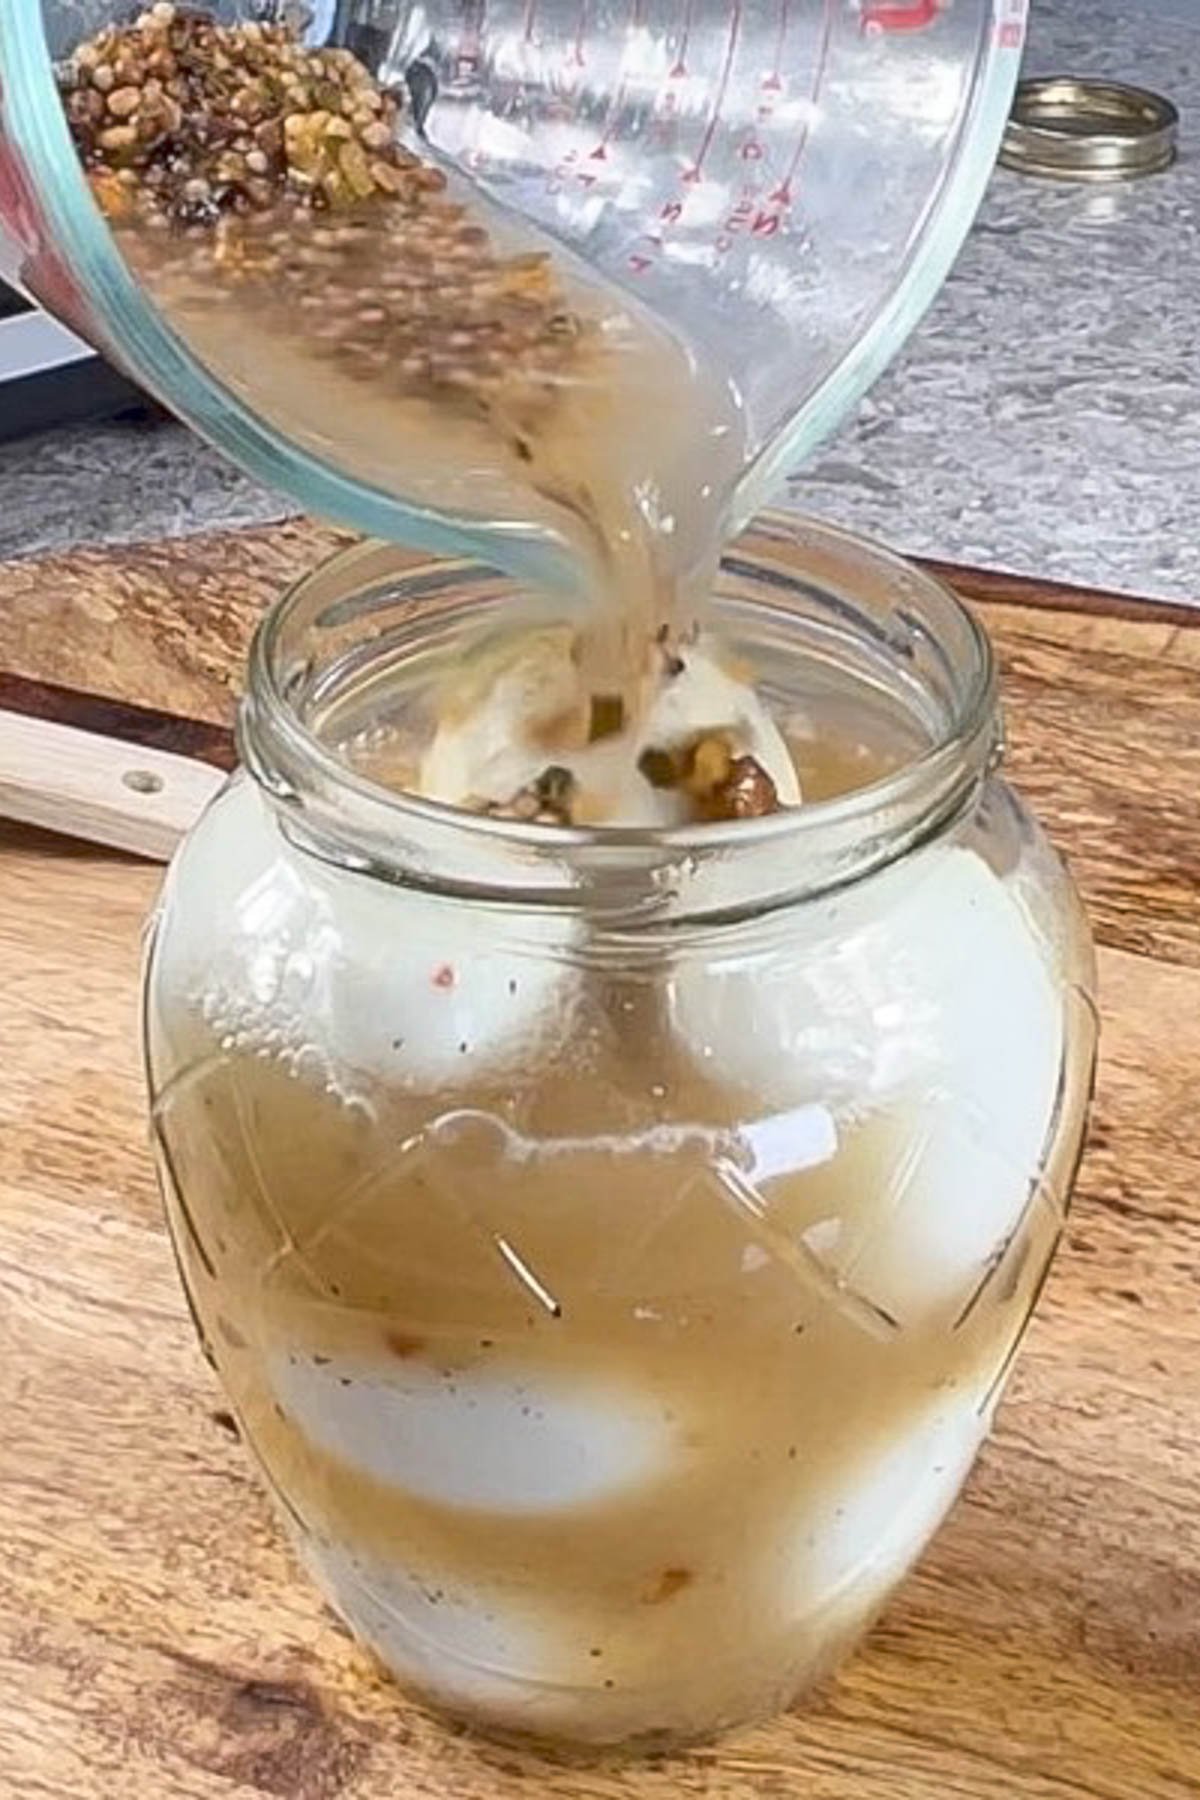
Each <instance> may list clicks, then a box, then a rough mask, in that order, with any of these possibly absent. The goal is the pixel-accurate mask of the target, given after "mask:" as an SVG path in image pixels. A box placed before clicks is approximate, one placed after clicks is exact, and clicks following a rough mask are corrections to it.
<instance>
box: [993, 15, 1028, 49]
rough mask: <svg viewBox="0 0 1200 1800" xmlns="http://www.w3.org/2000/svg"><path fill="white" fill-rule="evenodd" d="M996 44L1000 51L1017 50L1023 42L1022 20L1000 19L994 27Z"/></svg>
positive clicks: (1023, 23) (1023, 22) (1023, 24)
mask: <svg viewBox="0 0 1200 1800" xmlns="http://www.w3.org/2000/svg"><path fill="white" fill-rule="evenodd" d="M996 42H997V44H999V46H1000V48H1001V50H1019V49H1020V48H1021V45H1022V44H1023V43H1024V42H1025V21H1024V19H1001V21H1000V23H999V24H998V25H997V27H996Z"/></svg>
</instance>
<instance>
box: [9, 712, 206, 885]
mask: <svg viewBox="0 0 1200 1800" xmlns="http://www.w3.org/2000/svg"><path fill="white" fill-rule="evenodd" d="M225 779H226V777H225V776H224V774H223V773H222V772H221V770H220V769H214V768H210V766H209V765H208V764H207V763H201V762H194V761H193V760H192V759H191V758H190V757H187V756H176V755H174V754H172V753H171V752H170V751H167V750H143V749H141V748H140V747H139V746H138V745H137V744H126V743H124V742H122V741H121V739H119V738H110V737H101V736H100V735H99V734H98V733H96V732H91V731H80V730H78V729H77V728H76V727H75V726H74V725H61V724H59V723H58V722H57V720H50V719H30V718H26V717H25V716H24V715H23V714H21V713H11V712H2V711H0V818H6V819H15V820H17V821H19V822H20V823H21V824H23V825H38V826H40V827H42V829H43V830H46V831H57V832H61V833H62V835H63V836H64V837H73V838H83V839H85V840H86V841H87V842H88V843H92V844H103V845H105V846H106V847H107V848H109V849H113V850H127V851H131V852H132V853H133V854H134V855H135V856H144V857H146V858H147V859H148V860H150V861H151V862H167V861H168V860H169V859H170V857H171V855H172V853H173V851H174V849H175V846H176V845H177V844H178V842H179V840H180V838H182V837H183V836H184V834H185V833H186V832H187V831H189V830H190V829H191V827H192V826H193V825H194V824H195V822H196V820H197V819H198V818H199V816H200V814H201V812H202V811H203V809H204V807H205V806H206V805H207V804H208V802H209V801H210V800H211V799H212V797H213V795H214V794H215V793H216V792H217V791H218V789H219V788H220V787H221V785H222V783H223V782H224V781H225Z"/></svg>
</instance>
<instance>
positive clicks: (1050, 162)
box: [1000, 75, 1179, 181]
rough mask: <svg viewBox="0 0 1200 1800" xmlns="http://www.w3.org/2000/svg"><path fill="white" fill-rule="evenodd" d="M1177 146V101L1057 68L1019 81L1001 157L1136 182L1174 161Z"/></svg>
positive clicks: (1026, 170)
mask: <svg viewBox="0 0 1200 1800" xmlns="http://www.w3.org/2000/svg"><path fill="white" fill-rule="evenodd" d="M1178 146H1179V113H1178V110H1177V109H1176V107H1175V106H1174V105H1173V104H1172V102H1171V101H1170V100H1165V99H1163V98H1162V96H1161V95H1159V94H1153V93H1151V92H1150V90H1149V89H1148V88H1140V87H1132V86H1130V85H1129V84H1128V83H1127V82H1123V81H1099V80H1093V79H1091V78H1083V77H1076V76H1073V75H1054V76H1050V77H1047V78H1044V79H1041V80H1037V81H1023V82H1022V83H1021V84H1020V86H1019V87H1018V89H1017V97H1016V100H1015V101H1014V103H1013V110H1012V115H1011V117H1010V119H1009V123H1008V127H1007V129H1006V131H1005V133H1004V142H1003V144H1002V146H1001V150H1000V161H1001V162H1002V163H1003V164H1004V165H1005V166H1006V167H1007V168H1010V169H1019V170H1020V171H1021V172H1022V173H1023V174H1026V175H1043V176H1056V177H1057V178H1058V179H1059V180H1061V181H1131V180H1133V179H1135V178H1136V177H1137V176H1140V175H1154V174H1157V173H1158V172H1159V171H1160V170H1162V169H1166V168H1169V167H1170V165H1171V164H1172V163H1173V162H1174V161H1175V157H1176V155H1177V154H1178Z"/></svg>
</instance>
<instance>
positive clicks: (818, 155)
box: [0, 0, 1026, 575]
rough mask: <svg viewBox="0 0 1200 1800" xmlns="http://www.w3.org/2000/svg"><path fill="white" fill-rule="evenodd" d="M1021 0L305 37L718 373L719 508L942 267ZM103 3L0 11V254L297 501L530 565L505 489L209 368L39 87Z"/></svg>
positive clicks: (534, 528) (348, 13)
mask: <svg viewBox="0 0 1200 1800" xmlns="http://www.w3.org/2000/svg"><path fill="white" fill-rule="evenodd" d="M205 10H206V11H209V12H211V13H212V14H213V15H214V16H217V17H219V18H221V19H223V20H230V19H237V18H252V17H260V16H262V15H263V14H264V13H274V12H278V11H283V10H286V9H281V8H271V7H264V6H261V5H259V6H255V5H252V4H250V3H249V0H242V3H231V0H224V3H222V4H217V5H215V6H210V7H207V8H206V9H205ZM1025 11H1026V0H954V4H947V3H946V0H769V3H764V0H758V3H755V0H704V3H702V0H428V3H427V4H424V5H420V6H418V5H415V4H410V3H408V0H336V3H335V0H320V3H319V4H317V5H316V6H315V8H314V9H313V10H312V13H311V17H310V19H309V23H308V27H307V31H308V41H309V43H310V44H313V45H320V44H333V43H337V44H342V45H345V46H347V47H348V48H350V49H352V50H353V51H354V52H355V53H356V54H357V55H358V56H360V57H361V58H362V60H363V61H364V62H366V63H367V64H368V66H369V67H371V68H372V69H373V71H374V72H376V73H378V74H379V75H380V77H381V78H382V79H383V80H384V81H385V82H393V83H396V84H398V85H403V86H404V87H405V88H406V89H407V92H408V95H409V105H408V129H409V132H410V134H415V136H414V140H413V141H416V142H418V143H419V144H420V147H421V149H422V153H423V154H427V155H431V156H433V157H434V158H435V159H436V160H437V161H438V162H439V163H440V164H441V165H442V167H443V168H445V169H446V170H448V172H449V173H450V175H451V178H452V179H453V180H459V179H461V180H462V181H463V182H465V183H467V184H469V186H470V188H471V190H472V191H473V193H474V194H475V195H476V196H478V197H479V198H480V200H481V202H483V203H486V204H487V205H489V206H491V207H493V208H494V209H498V210H497V212H496V216H497V217H498V218H499V219H501V220H502V221H518V222H519V225H520V229H521V230H522V231H528V230H532V231H534V232H535V233H536V234H538V237H539V238H540V240H542V241H548V242H549V244H550V245H551V246H553V247H555V248H556V249H557V250H558V251H560V252H561V253H562V254H563V255H564V256H565V257H567V258H568V260H569V261H570V262H571V264H572V266H574V267H578V269H579V270H580V271H582V272H583V273H584V275H585V276H586V279H588V280H597V279H598V280H599V281H600V282H601V283H602V284H603V285H604V287H605V288H606V290H607V291H609V292H610V293H614V294H616V295H618V296H620V297H621V300H622V303H623V304H626V303H627V304H628V306H630V307H631V308H634V309H635V310H636V311H637V313H638V316H639V317H643V316H644V317H646V318H648V319H650V320H652V321H654V322H656V324H659V325H662V326H663V327H665V328H666V330H667V331H668V332H669V333H670V334H671V335H672V337H673V338H675V339H678V340H682V342H683V343H684V345H685V346H686V348H687V353H688V355H689V356H691V357H695V358H698V359H699V360H700V361H701V362H702V363H703V364H704V366H706V367H708V368H710V369H712V370H714V371H715V372H716V376H717V379H718V381H719V383H720V385H721V386H722V389H723V391H724V392H725V393H727V394H728V395H731V396H732V397H733V398H732V405H733V407H734V409H735V411H736V413H737V416H738V442H737V445H736V452H735V453H734V454H733V455H732V456H731V457H730V458H729V459H727V461H726V462H725V463H724V464H723V465H722V466H721V467H720V469H719V470H718V472H717V479H718V483H719V485H720V487H721V489H722V490H723V491H722V492H721V493H720V494H719V495H718V496H717V499H718V501H719V502H720V504H721V505H722V508H723V510H724V512H725V514H726V523H727V529H728V530H730V531H732V530H736V529H737V528H738V527H739V526H740V525H741V524H742V523H744V522H745V521H746V520H747V519H748V518H749V517H750V516H751V515H752V514H753V512H754V511H756V510H757V509H758V507H759V506H760V505H761V504H762V502H763V501H764V499H765V498H766V497H767V495H768V494H769V492H770V490H771V489H772V487H773V486H774V485H775V484H776V482H777V481H778V479H779V477H780V476H781V474H782V473H783V472H784V470H785V468H787V467H788V466H790V465H792V464H794V463H795V462H796V461H797V460H798V459H800V458H802V457H803V456H804V455H805V454H806V452H807V451H808V450H809V449H810V448H811V447H812V446H813V445H814V444H815V443H816V442H817V441H819V439H820V438H821V437H822V436H823V435H824V434H825V433H827V432H828V431H829V430H830V429H831V428H832V427H833V426H834V425H836V424H837V422H838V421H839V420H840V418H841V417H842V416H843V415H844V414H845V412H846V411H847V409H848V408H849V407H850V406H851V405H852V404H853V403H854V401H855V400H856V399H857V398H858V396H859V395H860V394H861V393H862V392H863V391H864V390H865V389H866V387H867V386H868V385H869V384H870V382H871V381H872V380H873V379H874V377H875V376H876V375H877V374H878V373H879V372H880V370H881V369H882V368H883V366H884V365H885V364H886V362H887V361H888V360H889V358H890V357H891V356H892V355H893V354H894V352H895V351H896V349H897V348H898V347H899V345H900V344H901V343H902V342H903V341H904V339H905V337H906V336H907V334H908V333H909V331H910V330H911V329H912V327H913V325H914V324H915V322H916V320H917V319H918V317H919V316H920V314H921V312H922V311H923V309H924V308H925V306H926V305H927V303H928V301H929V300H930V299H931V297H932V295H933V294H934V292H935V291H936V289H937V287H938V285H939V284H940V282H941V280H942V278H943V276H944V274H945V272H946V270H947V268H948V266H949V263H950V261H951V259H952V257H953V255H954V254H955V252H956V250H957V248H958V246H959V243H960V241H961V239H962V236H963V234H964V232H965V230H966V228H967V225H968V223H969V220H970V218H971V216H972V214H973V212H974V209H975V206H976V203H977V201H978V199H979V196H980V194H981V191H982V188H983V185H984V183H985V181H986V179H987V175H988V173H989V171H990V168H991V165H992V162H993V159H994V155H995V152H996V149H997V146H998V143H999V139H1000V134H1001V131H1002V129H1003V125H1004V121H1005V118H1006V116H1007V113H1008V108H1009V103H1010V100H1011V94H1012V88H1013V84H1014V81H1015V78H1016V73H1017V66H1018V62H1019V55H1020V49H1021V44H1022V39H1023V31H1024V19H1025ZM125 16H127V8H126V7H124V6H123V5H116V4H108V3H106V0H10V3H9V4H7V5H6V6H5V7H4V9H3V11H2V12H0V273H2V274H3V275H4V276H5V278H6V279H9V280H15V281H16V282H17V283H18V284H19V285H22V286H25V287H26V288H28V289H29V290H30V291H31V292H32V293H33V294H34V295H35V296H36V297H37V298H39V299H40V300H42V301H43V303H44V304H46V305H48V306H49V307H50V308H51V309H52V310H55V311H57V312H58V313H59V314H60V315H61V316H63V317H64V318H65V319H66V320H67V322H69V323H71V324H73V325H74V326H76V328H78V329H79V330H81V331H82V332H83V333H84V335H86V336H87V337H89V338H91V339H92V340H93V341H94V342H96V343H97V344H98V345H100V346H101V347H102V348H103V349H105V350H107V351H108V352H109V354H111V355H112V356H113V357H114V358H115V359H116V360H117V361H119V362H120V363H122V364H123V365H124V366H125V367H126V368H128V369H129V370H130V371H131V372H132V373H133V374H134V375H135V376H136V377H137V378H138V379H140V380H141V381H142V382H143V383H144V385H145V386H147V387H148V388H149V389H151V390H152V391H154V392H155V393H157V394H158V395H159V396H160V397H161V398H162V399H163V400H165V401H166V403H167V404H168V405H170V406H171V407H172V408H173V409H174V410H175V411H176V412H177V413H179V414H180V415H181V416H182V417H184V418H185V419H187V420H188V421H189V422H190V423H192V424H193V425H195V426H196V427H197V428H198V429H199V430H201V431H202V432H203V433H204V434H205V435H206V436H208V437H209V438H210V439H211V440H212V441H214V442H215V443H216V444H217V445H218V446H219V447H220V448H222V449H223V450H225V451H226V452H227V453H228V454H230V455H231V456H232V457H233V458H234V459H235V460H237V461H239V462H241V463H242V464H243V465H244V466H246V467H248V468H249V469H251V470H252V471H253V472H254V473H255V474H257V475H259V476H261V477H262V478H264V479H266V480H268V481H271V482H273V483H274V484H275V485H277V486H279V487H282V488H283V489H285V490H286V491H288V492H289V493H290V494H292V495H293V496H294V497H295V498H296V499H297V500H298V501H299V502H300V503H301V504H302V505H304V506H305V507H307V508H309V509H311V510H314V511H317V512H320V513H323V514H326V515H329V516H333V517H336V518H338V519H341V520H343V521H345V522H346V523H348V524H350V525H352V526H355V527H357V528H359V529H362V530H366V531H370V532H373V533H376V534H379V535H383V536H388V537H392V538H399V539H404V540H406V541H409V542H412V543H416V544H419V545H421V546H424V547H426V548H431V549H448V548H452V549H456V550H462V549H469V550H470V551H472V552H473V553H475V554H478V555H482V556H485V557H487V558H488V559H489V560H491V561H492V562H493V563H497V564H499V565H501V566H503V567H506V568H509V569H511V570H513V571H514V572H520V573H524V574H527V575H537V574H538V573H539V572H543V571H544V570H545V569H546V568H547V567H548V566H549V565H551V564H555V563H557V561H558V554H559V549H560V546H559V544H558V543H557V541H556V540H555V538H554V534H553V533H547V532H546V531H545V530H544V529H543V528H542V527H541V526H540V525H539V524H538V523H537V521H535V520H531V519H530V518H529V516H528V515H527V512H526V511H525V510H524V509H523V508H522V506H521V504H520V503H519V501H516V502H510V501H509V500H508V499H507V498H506V497H505V496H504V495H503V494H499V493H497V492H496V491H494V490H491V489H489V490H487V491H486V493H485V494H483V495H482V496H478V495H472V494H471V493H470V492H468V491H466V490H465V489H464V490H462V491H459V490H457V489H455V490H453V491H451V490H449V489H447V487H446V484H445V483H444V482H443V483H441V484H440V485H439V484H438V483H432V484H431V485H430V486H429V487H428V488H426V489H422V488H421V487H420V484H416V483H414V481H413V479H411V478H410V477H408V476H406V475H405V474H404V472H400V473H399V474H395V473H393V472H391V471H390V470H389V469H388V468H387V467H386V466H384V465H383V464H382V463H381V462H380V461H379V459H374V460H372V459H365V458H364V457H362V456H361V455H357V454H355V453H354V451H353V448H352V446H351V444H350V442H349V439H350V436H351V435H352V434H351V433H350V431H349V427H348V425H346V423H345V421H344V418H343V417H342V416H341V415H340V414H339V410H338V409H337V408H333V409H331V408H330V407H329V406H328V405H324V406H318V405H317V402H316V401H312V400H310V402H309V404H310V410H311V411H312V412H313V416H311V417H306V416H305V414H304V407H305V394H304V390H305V387H306V384H305V383H304V382H302V381H301V382H296V383H292V384H291V390H292V391H291V393H290V394H289V395H288V397H287V399H286V402H283V403H281V402H279V401H275V402H272V403H270V404H269V403H268V402H267V401H266V400H265V399H264V397H263V395H262V393H261V391H260V390H259V389H258V388H257V387H256V378H257V376H256V371H255V370H254V369H253V368H250V369H248V370H247V371H244V372H243V375H242V376H240V377H237V376H233V377H231V375H230V372H229V371H228V370H227V369H224V368H219V367H218V366H216V364H215V362H214V358H213V356H212V355H211V354H209V353H208V352H207V351H206V349H205V347H204V345H202V344H201V343H199V342H198V341H197V340H196V339H194V338H192V337H191V336H190V335H189V334H187V333H184V334H183V335H181V333H180V331H179V330H178V329H176V328H173V325H172V324H171V323H169V322H168V321H167V319H166V318H164V316H163V314H162V313H161V312H160V311H159V310H157V309H156V308H155V306H154V305H153V304H151V302H150V299H149V298H148V295H147V293H146V291H145V289H144V287H143V286H141V285H140V284H139V282H138V281H137V280H136V279H135V278H134V276H133V275H132V274H131V272H130V268H129V266H128V264H127V262H126V261H125V260H124V258H123V257H122V255H121V254H120V252H119V250H118V248H117V246H116V243H115V241H114V238H113V235H112V234H111V232H110V231H109V229H108V227H107V226H106V225H105V223H104V220H103V218H102V216H101V214H100V211H99V209H98V208H97V206H96V204H95V201H94V199H93V197H92V195H91V193H90V192H89V188H88V185H87V182H86V180H85V179H84V176H83V174H82V172H81V170H80V167H79V164H78V161H77V159H76V156H75V153H74V150H73V147H72V143H71V138H70V132H69V129H68V126H67V123H66V119H65V117H64V114H63V110H62V106H61V104H60V100H59V97H58V92H57V88H56V83H55V63H56V61H57V60H58V59H61V58H63V57H65V56H67V55H68V54H69V53H70V52H71V51H72V49H73V48H74V47H75V46H76V45H78V43H79V42H80V41H81V40H83V39H84V38H86V37H87V36H88V35H89V34H90V33H92V32H94V31H96V30H97V29H98V28H99V27H101V26H102V25H104V24H106V23H108V22H110V21H112V20H116V19H119V18H124V17H125ZM5 232H6V233H7V238H8V242H7V244H5V243H4V241H3V239H4V234H5ZM176 324H177V322H176ZM663 404H667V403H666V402H664V403H663ZM660 410H661V407H660ZM468 485H469V484H468Z"/></svg>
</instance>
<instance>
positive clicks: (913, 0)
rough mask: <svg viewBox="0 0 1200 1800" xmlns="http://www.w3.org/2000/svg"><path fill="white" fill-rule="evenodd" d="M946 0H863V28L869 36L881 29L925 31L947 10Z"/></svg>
mask: <svg viewBox="0 0 1200 1800" xmlns="http://www.w3.org/2000/svg"><path fill="white" fill-rule="evenodd" d="M945 3H946V0H863V4H862V28H863V30H864V31H865V32H866V33H867V35H868V36H869V37H875V36H877V35H878V33H880V32H881V31H924V30H925V27H926V26H927V25H932V24H933V23H934V22H935V20H936V19H937V17H938V15H939V13H941V12H943V11H944V10H945Z"/></svg>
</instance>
